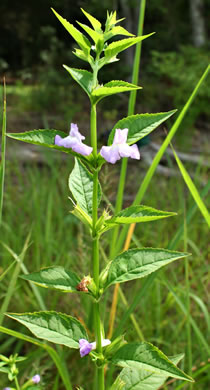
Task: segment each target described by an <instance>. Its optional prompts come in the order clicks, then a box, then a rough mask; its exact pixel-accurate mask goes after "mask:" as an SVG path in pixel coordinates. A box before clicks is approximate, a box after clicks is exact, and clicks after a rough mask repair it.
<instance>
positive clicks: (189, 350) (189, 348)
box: [184, 207, 192, 390]
mask: <svg viewBox="0 0 210 390" xmlns="http://www.w3.org/2000/svg"><path fill="white" fill-rule="evenodd" d="M184 211H185V212H184V251H185V252H187V221H186V207H184ZM185 285H186V310H187V318H186V320H187V327H186V332H187V358H188V359H187V360H188V370H189V375H192V340H191V324H190V280H189V260H188V259H187V258H186V259H185ZM189 388H190V390H191V389H192V384H191V383H190V385H189Z"/></svg>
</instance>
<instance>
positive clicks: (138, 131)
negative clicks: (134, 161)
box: [108, 110, 177, 145]
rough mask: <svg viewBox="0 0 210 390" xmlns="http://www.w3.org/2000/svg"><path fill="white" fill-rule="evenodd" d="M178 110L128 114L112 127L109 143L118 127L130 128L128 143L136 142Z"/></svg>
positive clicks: (109, 143) (111, 141)
mask: <svg viewBox="0 0 210 390" xmlns="http://www.w3.org/2000/svg"><path fill="white" fill-rule="evenodd" d="M176 111H177V110H172V111H168V112H160V113H157V114H137V115H131V116H128V117H127V118H123V119H121V120H120V121H118V122H117V123H116V125H115V126H114V128H113V129H112V131H111V133H110V136H109V140H108V145H111V144H112V143H113V140H114V135H115V130H116V129H126V128H128V130H129V131H128V138H127V143H128V144H129V145H131V144H134V143H135V142H137V141H139V140H140V139H141V138H143V137H146V135H148V134H150V133H151V132H152V131H153V130H155V129H156V128H157V127H158V126H159V125H160V124H161V123H163V122H164V121H166V120H167V119H168V118H170V116H172V115H173V114H174V113H175V112H176Z"/></svg>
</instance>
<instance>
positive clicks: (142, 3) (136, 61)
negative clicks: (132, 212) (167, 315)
mask: <svg viewBox="0 0 210 390" xmlns="http://www.w3.org/2000/svg"><path fill="white" fill-rule="evenodd" d="M145 7H146V0H141V1H140V7H139V24H138V33H137V35H138V36H139V35H142V33H143V25H144V15H145ZM141 46H142V42H139V43H138V44H137V45H136V51H135V58H134V65H133V73H132V84H138V79H139V70H140V59H141ZM135 104H136V90H135V91H132V92H131V93H130V97H129V103H128V115H133V114H134V111H135ZM127 165H128V159H127V158H123V160H122V164H121V172H120V180H119V186H118V191H117V201H116V206H115V214H116V213H118V212H119V211H120V210H121V208H122V203H123V193H124V188H125V179H126V173H127ZM118 233H119V227H118V226H117V227H116V228H115V229H114V230H113V231H112V239H111V244H110V257H113V255H114V252H115V243H116V240H117V236H118Z"/></svg>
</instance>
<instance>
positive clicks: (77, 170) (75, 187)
mask: <svg viewBox="0 0 210 390" xmlns="http://www.w3.org/2000/svg"><path fill="white" fill-rule="evenodd" d="M69 188H70V191H71V192H72V194H73V196H74V199H75V200H76V202H77V203H78V204H79V206H80V207H81V208H82V209H83V210H84V211H85V212H86V213H87V214H88V215H89V216H90V217H91V216H92V203H93V175H92V173H90V172H89V171H88V170H87V168H86V167H85V166H84V165H83V164H82V163H81V161H80V160H79V159H75V166H74V169H73V171H72V172H71V174H70V176H69ZM100 199H101V186H100V184H99V183H98V205H99V203H100Z"/></svg>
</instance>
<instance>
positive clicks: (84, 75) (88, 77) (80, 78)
mask: <svg viewBox="0 0 210 390" xmlns="http://www.w3.org/2000/svg"><path fill="white" fill-rule="evenodd" d="M63 67H64V68H65V69H66V70H67V72H69V73H70V75H71V76H72V78H73V79H74V80H75V81H76V82H77V83H78V84H79V85H80V86H81V87H82V88H83V89H84V91H85V92H86V93H87V94H88V96H90V94H91V91H92V85H93V75H92V73H91V72H88V71H87V70H83V69H75V68H69V67H68V66H67V65H63Z"/></svg>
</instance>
